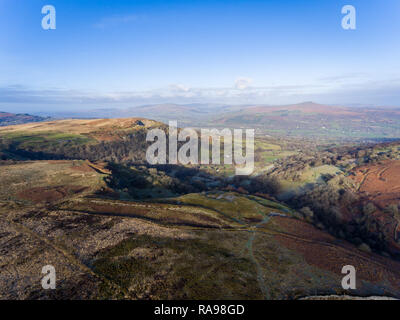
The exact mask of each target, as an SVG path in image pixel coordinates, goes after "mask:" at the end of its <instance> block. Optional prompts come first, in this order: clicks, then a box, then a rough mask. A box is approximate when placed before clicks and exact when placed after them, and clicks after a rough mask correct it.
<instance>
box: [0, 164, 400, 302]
mask: <svg viewBox="0 0 400 320" xmlns="http://www.w3.org/2000/svg"><path fill="white" fill-rule="evenodd" d="M110 174H111V172H109V171H107V169H106V168H104V164H100V163H91V162H87V161H86V162H85V161H35V162H22V163H16V164H11V165H5V166H4V165H3V166H1V167H0V176H1V178H2V181H7V183H5V184H3V185H2V187H1V189H0V231H1V233H2V237H1V238H0V248H1V250H2V252H3V255H2V263H1V265H0V270H1V272H2V274H4V275H5V276H3V277H1V278H0V284H1V285H0V298H2V299H5V298H8V299H9V298H13V299H110V298H124V299H297V298H301V297H308V296H312V295H332V294H342V293H343V290H342V289H341V278H342V274H341V268H342V266H343V265H346V264H352V265H354V266H355V267H356V268H357V270H359V271H358V279H359V282H358V287H357V290H355V291H354V292H353V294H355V295H360V296H370V295H381V294H382V293H383V292H384V293H385V294H386V295H388V296H394V297H400V273H399V270H400V264H399V263H398V262H394V261H391V260H390V259H388V258H385V257H381V256H379V255H377V254H374V253H365V252H362V251H361V250H359V249H357V248H356V247H355V246H353V245H351V244H350V243H348V242H346V241H338V240H337V239H335V238H334V237H333V236H331V235H329V234H328V233H326V232H324V231H321V230H318V229H316V228H315V227H313V226H312V225H311V224H309V223H307V222H305V221H303V220H302V219H301V218H300V217H299V216H297V215H296V213H295V212H294V211H293V210H291V209H290V208H288V207H286V206H285V205H282V204H281V203H278V202H276V201H271V200H266V199H264V198H260V197H256V196H250V195H243V194H238V193H235V192H205V193H194V194H186V195H183V196H179V197H175V198H169V199H164V200H162V199H154V200H152V201H147V202H144V201H137V200H136V201H134V200H132V199H131V200H129V201H126V200H120V199H118V198H115V194H118V192H119V191H118V190H110V189H109V186H108V185H107V183H106V181H107V178H108V177H110ZM28 177H29V178H28ZM6 186H7V187H6ZM113 194H114V195H113ZM111 195H113V196H112V197H110V196H111ZM43 263H45V264H52V265H54V266H55V268H56V270H57V279H58V282H57V283H58V286H57V289H56V290H54V291H44V290H41V287H40V277H41V275H40V272H38V270H40V269H41V267H42V265H43ZM16 279H17V280H19V281H17V282H15V280H16Z"/></svg>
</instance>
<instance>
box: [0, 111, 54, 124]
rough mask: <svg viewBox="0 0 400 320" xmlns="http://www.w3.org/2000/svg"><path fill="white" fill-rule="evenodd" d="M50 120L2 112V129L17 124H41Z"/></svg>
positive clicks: (0, 118) (0, 113)
mask: <svg viewBox="0 0 400 320" xmlns="http://www.w3.org/2000/svg"><path fill="white" fill-rule="evenodd" d="M46 119H48V118H45V117H40V116H33V115H30V114H27V113H25V114H20V113H19V114H15V113H8V112H0V127H4V126H10V125H15V124H24V123H28V122H40V121H44V120H46Z"/></svg>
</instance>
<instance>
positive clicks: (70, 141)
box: [0, 118, 165, 161]
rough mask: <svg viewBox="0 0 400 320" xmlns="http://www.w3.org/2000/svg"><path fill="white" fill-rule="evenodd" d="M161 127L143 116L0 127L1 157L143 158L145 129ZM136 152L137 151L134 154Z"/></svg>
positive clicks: (42, 158)
mask: <svg viewBox="0 0 400 320" xmlns="http://www.w3.org/2000/svg"><path fill="white" fill-rule="evenodd" d="M154 127H157V128H164V127H165V126H164V125H163V124H161V123H159V122H156V121H153V120H148V119H142V118H124V119H91V120H80V119H74V120H56V121H49V122H40V123H27V124H22V125H16V126H7V127H2V128H0V152H1V153H2V158H3V159H17V160H24V159H38V160H40V159H41V160H44V159H66V158H68V159H90V160H104V159H107V160H115V161H121V160H122V159H128V158H130V159H132V161H133V160H134V159H144V152H145V150H146V132H147V130H149V129H151V128H154ZM135 151H138V152H137V153H136V152H135Z"/></svg>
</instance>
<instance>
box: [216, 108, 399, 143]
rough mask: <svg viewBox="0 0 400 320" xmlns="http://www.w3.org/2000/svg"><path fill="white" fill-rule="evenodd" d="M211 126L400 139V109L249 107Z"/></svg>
mask: <svg viewBox="0 0 400 320" xmlns="http://www.w3.org/2000/svg"><path fill="white" fill-rule="evenodd" d="M208 123H209V125H210V126H219V127H222V126H224V127H248V128H255V129H258V131H259V132H261V133H265V134H269V135H274V134H275V135H286V136H299V137H304V136H308V137H310V136H311V137H319V138H321V137H328V138H346V139H354V138H399V137H400V109H395V108H349V107H340V106H329V105H322V104H317V103H313V102H305V103H300V104H293V105H284V106H249V107H244V108H243V109H242V110H239V111H233V112H225V113H224V114H220V115H218V114H217V115H215V117H213V118H212V119H209V121H208Z"/></svg>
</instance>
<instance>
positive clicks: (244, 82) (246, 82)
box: [235, 77, 253, 90]
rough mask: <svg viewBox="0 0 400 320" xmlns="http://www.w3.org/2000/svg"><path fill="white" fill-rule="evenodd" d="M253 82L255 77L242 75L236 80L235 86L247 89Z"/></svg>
mask: <svg viewBox="0 0 400 320" xmlns="http://www.w3.org/2000/svg"><path fill="white" fill-rule="evenodd" d="M252 83H253V79H251V78H245V77H240V78H238V79H236V81H235V88H236V89H238V90H244V89H247V88H248V87H249V86H250V85H251V84H252Z"/></svg>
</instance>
